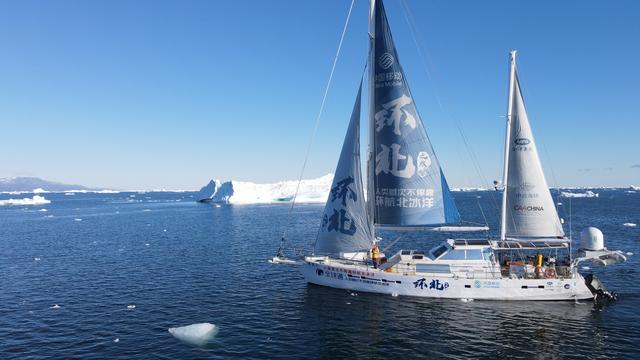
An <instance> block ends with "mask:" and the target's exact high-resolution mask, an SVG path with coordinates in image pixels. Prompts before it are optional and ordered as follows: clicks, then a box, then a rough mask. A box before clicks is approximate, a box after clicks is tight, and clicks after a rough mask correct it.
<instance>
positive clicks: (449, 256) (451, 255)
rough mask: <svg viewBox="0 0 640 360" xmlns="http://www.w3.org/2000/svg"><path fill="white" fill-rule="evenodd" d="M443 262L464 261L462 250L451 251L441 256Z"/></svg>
mask: <svg viewBox="0 0 640 360" xmlns="http://www.w3.org/2000/svg"><path fill="white" fill-rule="evenodd" d="M440 259H443V260H464V250H451V251H449V252H448V253H446V254H444V255H442V257H441V258H440Z"/></svg>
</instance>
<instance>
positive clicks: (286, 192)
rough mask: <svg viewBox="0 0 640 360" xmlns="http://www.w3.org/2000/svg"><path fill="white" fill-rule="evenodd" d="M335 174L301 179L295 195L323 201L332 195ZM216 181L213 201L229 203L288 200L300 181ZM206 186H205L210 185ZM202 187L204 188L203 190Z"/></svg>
mask: <svg viewBox="0 0 640 360" xmlns="http://www.w3.org/2000/svg"><path fill="white" fill-rule="evenodd" d="M332 181H333V174H327V175H325V176H322V177H319V178H317V179H309V180H302V181H301V182H300V189H299V190H298V196H297V198H296V202H297V203H324V202H326V201H327V197H328V196H329V190H330V188H331V182H332ZM212 182H213V183H214V184H215V185H216V189H215V192H214V193H213V196H211V197H210V199H211V200H210V202H214V203H227V204H275V203H288V202H291V201H293V197H294V196H295V193H296V187H297V186H298V181H295V180H293V181H280V182H277V183H274V184H256V183H252V182H245V181H235V180H231V181H227V182H224V183H220V182H219V181H217V180H212V181H211V182H210V183H209V185H211V183H212ZM209 185H207V186H205V187H204V188H203V189H202V190H205V189H207V191H205V192H204V193H202V194H204V195H206V193H207V192H208V190H210V189H208V188H207V187H208V186H209ZM202 190H201V191H202ZM200 194H201V192H199V193H198V196H197V198H198V199H197V200H201V199H200V198H199V197H200Z"/></svg>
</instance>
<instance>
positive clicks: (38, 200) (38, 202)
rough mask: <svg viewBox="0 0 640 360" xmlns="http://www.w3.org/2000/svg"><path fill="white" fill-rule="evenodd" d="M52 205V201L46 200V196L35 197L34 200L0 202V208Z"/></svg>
mask: <svg viewBox="0 0 640 360" xmlns="http://www.w3.org/2000/svg"><path fill="white" fill-rule="evenodd" d="M46 204H51V201H49V200H47V199H45V198H44V196H40V195H34V196H33V198H31V199H29V198H24V199H9V200H0V206H5V205H46Z"/></svg>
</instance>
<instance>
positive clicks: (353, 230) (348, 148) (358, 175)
mask: <svg viewBox="0 0 640 360" xmlns="http://www.w3.org/2000/svg"><path fill="white" fill-rule="evenodd" d="M361 91H362V85H361V86H360V90H359V91H358V96H357V98H356V103H355V105H354V107H353V113H352V115H351V121H350V123H349V129H348V130H347V135H346V136H345V139H344V144H343V145H342V152H341V153H340V160H339V161H338V166H337V168H336V174H335V176H334V178H333V184H332V185H331V192H330V193H329V198H328V199H327V204H326V206H325V208H324V215H323V217H322V224H321V225H320V230H319V231H318V237H317V239H316V244H315V249H314V253H315V254H316V255H338V256H339V255H340V253H346V252H357V251H365V250H368V249H370V248H371V245H372V244H373V229H372V227H371V223H370V221H369V217H368V215H367V209H366V203H365V199H364V188H363V185H362V172H361V170H360V95H361Z"/></svg>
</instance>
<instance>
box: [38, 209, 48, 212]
mask: <svg viewBox="0 0 640 360" xmlns="http://www.w3.org/2000/svg"><path fill="white" fill-rule="evenodd" d="M38 211H40V212H47V211H48V210H47V209H40V210H38Z"/></svg>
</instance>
